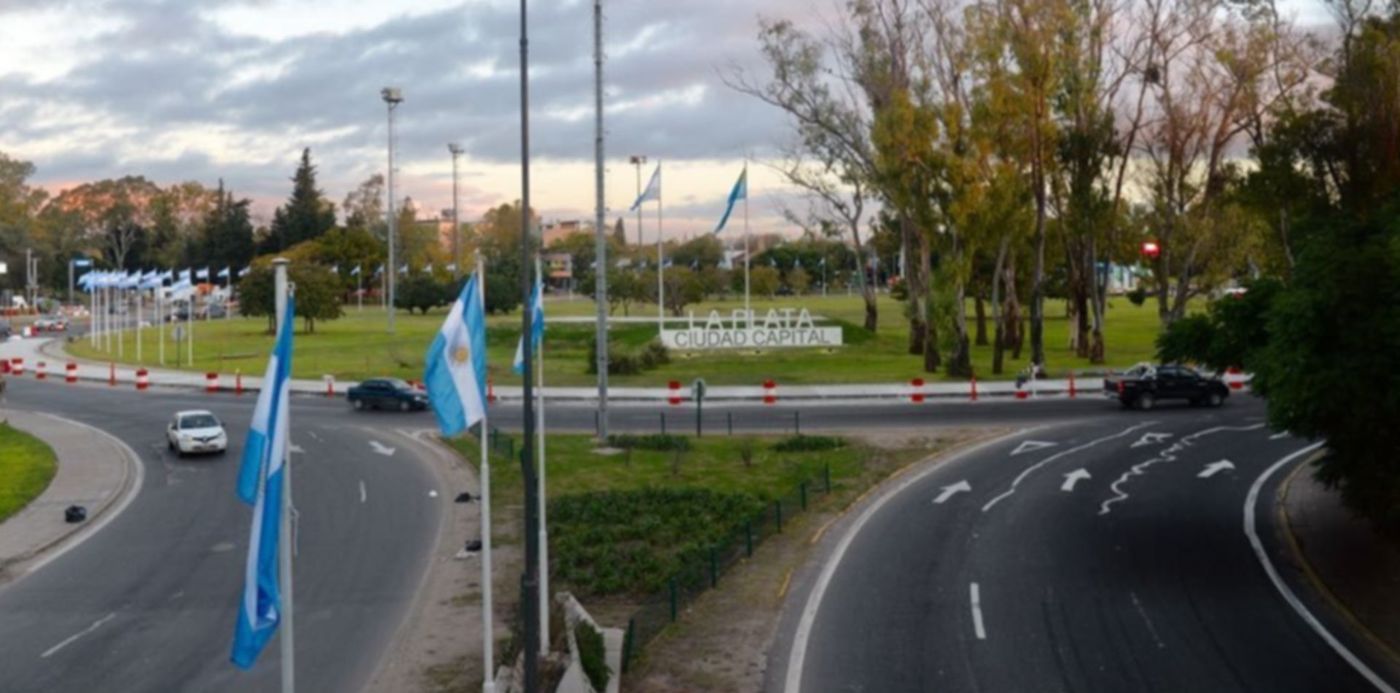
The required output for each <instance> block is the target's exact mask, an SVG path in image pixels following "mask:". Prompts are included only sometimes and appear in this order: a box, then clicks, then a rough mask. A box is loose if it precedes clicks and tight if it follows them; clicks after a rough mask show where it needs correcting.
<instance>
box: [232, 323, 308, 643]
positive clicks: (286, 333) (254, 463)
mask: <svg viewBox="0 0 1400 693" xmlns="http://www.w3.org/2000/svg"><path fill="white" fill-rule="evenodd" d="M295 315H296V301H295V299H294V298H293V297H291V296H288V297H287V310H286V313H285V314H284V315H283V316H282V327H281V330H280V331H279V332H278V334H277V346H276V347H275V348H274V349H273V351H272V357H271V358H269V359H268V361H267V374H266V375H265V376H263V388H262V392H260V393H259V394H258V403H257V406H256V407H254V409H253V422H252V424H251V425H250V427H249V429H248V438H247V440H246V441H245V442H244V444H243V466H242V467H241V468H240V469H239V470H238V497H239V498H241V499H242V500H243V502H245V503H248V504H251V505H252V506H253V525H252V529H251V531H250V532H249V534H248V560H247V563H246V564H245V567H244V574H243V598H242V600H241V601H240V602H239V606H238V625H237V626H236V628H235V629H234V635H233V652H232V655H231V657H230V658H231V659H232V660H233V663H234V665H235V666H237V667H239V668H240V669H249V668H251V667H252V666H253V664H254V663H255V662H257V661H258V654H260V653H261V652H262V649H263V647H264V646H265V645H267V641H268V640H271V639H272V635H273V633H276V632H277V626H278V624H279V623H281V621H282V591H281V586H280V584H279V582H278V557H279V553H278V548H279V547H278V535H279V531H280V530H281V522H282V480H283V474H284V469H285V462H286V459H287V447H288V443H287V438H288V436H289V435H290V433H291V420H290V419H291V412H290V403H289V402H288V394H289V391H290V382H291V378H290V375H291V370H292V328H293V325H294V323H293V316H295Z"/></svg>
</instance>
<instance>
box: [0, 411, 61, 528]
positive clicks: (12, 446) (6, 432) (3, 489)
mask: <svg viewBox="0 0 1400 693" xmlns="http://www.w3.org/2000/svg"><path fill="white" fill-rule="evenodd" d="M57 470H58V465H57V462H56V461H55V459H54V454H53V449H52V448H50V447H49V446H48V445H45V444H44V442H43V441H41V440H39V439H38V438H35V437H34V436H31V435H29V434H27V433H22V432H20V431H18V430H15V429H14V428H13V427H11V426H10V425H9V424H8V423H0V522H4V521H5V520H7V519H9V517H10V516H11V515H14V514H15V513H18V512H19V511H20V509H21V508H23V507H24V506H26V505H28V504H29V502H30V501H32V500H34V499H35V498H36V497H37V496H38V495H39V494H40V493H43V492H44V489H45V488H48V485H49V482H50V481H52V480H53V475H54V472H56V471H57Z"/></svg>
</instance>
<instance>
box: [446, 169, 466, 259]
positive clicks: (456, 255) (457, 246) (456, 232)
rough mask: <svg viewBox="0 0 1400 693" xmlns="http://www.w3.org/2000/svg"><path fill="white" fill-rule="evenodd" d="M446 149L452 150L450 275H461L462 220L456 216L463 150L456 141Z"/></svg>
mask: <svg viewBox="0 0 1400 693" xmlns="http://www.w3.org/2000/svg"><path fill="white" fill-rule="evenodd" d="M447 151H449V152H452V277H453V278H454V279H456V278H457V277H460V276H462V243H461V239H460V238H459V236H460V235H461V233H462V220H461V219H460V218H459V217H458V216H457V157H459V156H461V155H462V152H463V151H465V150H463V149H462V145H460V144H457V143H456V142H448V143H447Z"/></svg>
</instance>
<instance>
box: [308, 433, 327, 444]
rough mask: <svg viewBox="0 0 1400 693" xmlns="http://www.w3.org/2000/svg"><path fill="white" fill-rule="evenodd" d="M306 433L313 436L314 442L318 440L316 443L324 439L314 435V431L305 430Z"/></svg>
mask: <svg viewBox="0 0 1400 693" xmlns="http://www.w3.org/2000/svg"><path fill="white" fill-rule="evenodd" d="M306 435H309V436H311V437H312V438H315V439H316V442H318V443H322V442H325V441H323V440H321V436H318V435H316V432H315V431H307V432H306Z"/></svg>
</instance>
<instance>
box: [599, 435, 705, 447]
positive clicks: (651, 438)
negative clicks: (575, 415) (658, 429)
mask: <svg viewBox="0 0 1400 693" xmlns="http://www.w3.org/2000/svg"><path fill="white" fill-rule="evenodd" d="M608 447H614V448H622V449H624V450H631V449H633V448H636V449H638V450H662V451H666V450H689V449H690V439H689V438H686V437H685V436H675V435H670V434H668V433H652V434H648V435H642V436H638V435H632V434H630V433H621V434H617V435H610V436H608Z"/></svg>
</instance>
